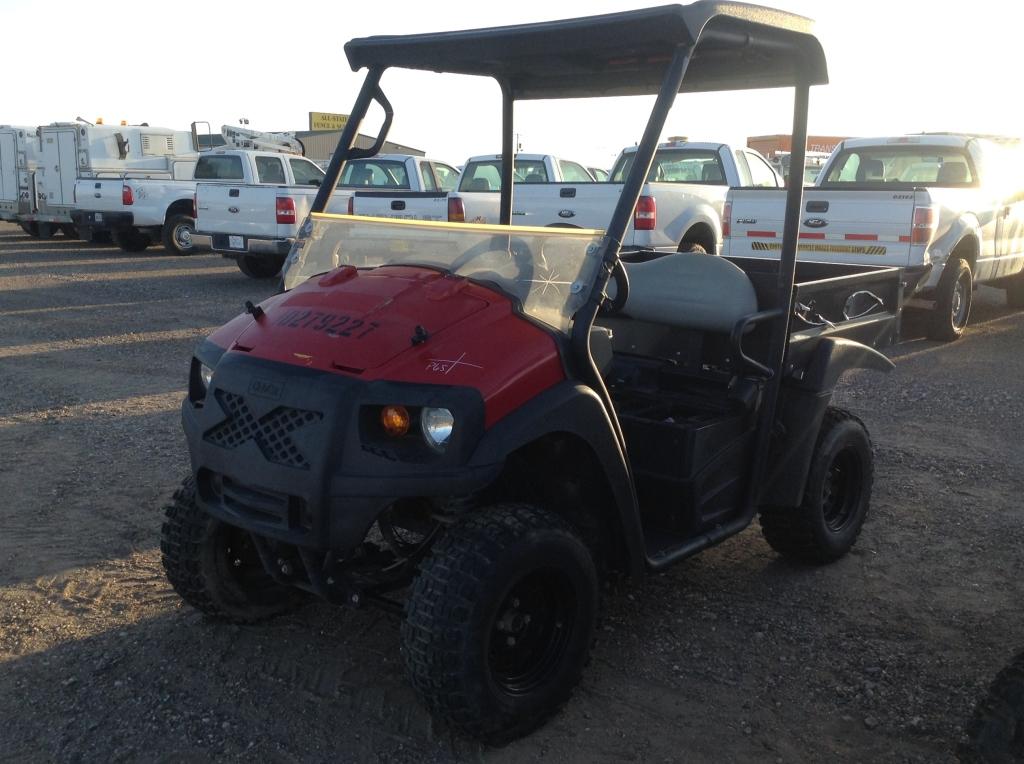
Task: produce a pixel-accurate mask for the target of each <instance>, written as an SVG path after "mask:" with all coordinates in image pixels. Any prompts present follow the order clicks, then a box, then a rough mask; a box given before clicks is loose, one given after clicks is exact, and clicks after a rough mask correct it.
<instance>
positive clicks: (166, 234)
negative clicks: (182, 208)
mask: <svg viewBox="0 0 1024 764" xmlns="http://www.w3.org/2000/svg"><path fill="white" fill-rule="evenodd" d="M195 233H196V221H195V218H193V217H191V216H190V215H172V216H171V217H170V218H168V220H167V222H166V223H164V227H163V230H162V231H161V239H162V240H163V245H164V249H166V250H167V251H168V252H170V253H171V254H174V255H192V254H195V252H196V245H195V242H194V241H193V238H192V237H193V236H195Z"/></svg>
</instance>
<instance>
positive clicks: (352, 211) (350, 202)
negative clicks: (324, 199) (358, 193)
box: [348, 196, 356, 215]
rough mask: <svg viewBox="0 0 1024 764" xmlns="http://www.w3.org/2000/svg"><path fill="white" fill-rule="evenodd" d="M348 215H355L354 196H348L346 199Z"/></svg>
mask: <svg viewBox="0 0 1024 764" xmlns="http://www.w3.org/2000/svg"><path fill="white" fill-rule="evenodd" d="M348 214H349V215H355V214H356V198H355V197H354V196H350V197H349V198H348Z"/></svg>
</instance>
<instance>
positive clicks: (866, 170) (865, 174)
mask: <svg viewBox="0 0 1024 764" xmlns="http://www.w3.org/2000/svg"><path fill="white" fill-rule="evenodd" d="M884 177H885V165H884V164H882V160H881V159H861V160H860V166H859V167H858V168H857V182H858V183H871V182H872V181H875V180H882V179H883V178H884Z"/></svg>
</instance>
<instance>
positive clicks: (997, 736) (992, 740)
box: [958, 653, 1024, 762]
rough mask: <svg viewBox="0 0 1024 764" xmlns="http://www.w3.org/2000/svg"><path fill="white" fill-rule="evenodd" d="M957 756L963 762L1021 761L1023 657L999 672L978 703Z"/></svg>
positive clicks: (1023, 751)
mask: <svg viewBox="0 0 1024 764" xmlns="http://www.w3.org/2000/svg"><path fill="white" fill-rule="evenodd" d="M958 753H959V754H960V761H963V762H1013V761H1021V760H1024V653H1020V654H1019V655H1018V656H1017V657H1016V658H1014V660H1013V662H1012V663H1010V665H1009V666H1007V667H1006V668H1004V669H1003V670H1002V671H1000V672H999V674H998V676H996V678H995V681H994V682H992V686H991V687H989V690H988V693H987V694H986V695H985V697H984V698H982V699H981V700H980V701H978V705H977V707H976V708H975V709H974V715H973V717H972V718H971V721H970V722H969V723H968V725H967V740H966V741H965V742H964V743H963V744H962V745H961V746H960V750H959V751H958Z"/></svg>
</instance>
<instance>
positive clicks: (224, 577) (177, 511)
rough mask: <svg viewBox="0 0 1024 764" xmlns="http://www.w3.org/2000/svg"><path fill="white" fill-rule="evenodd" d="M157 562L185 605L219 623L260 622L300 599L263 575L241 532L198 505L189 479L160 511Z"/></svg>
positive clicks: (281, 611) (249, 545)
mask: <svg viewBox="0 0 1024 764" xmlns="http://www.w3.org/2000/svg"><path fill="white" fill-rule="evenodd" d="M160 558H161V561H162V562H163V566H164V571H165V573H166V574H167V580H168V581H170V582H171V586H173V587H174V591H176V592H177V593H178V594H179V595H180V596H181V598H182V599H183V600H185V602H187V603H188V604H189V605H191V606H192V607H194V608H195V609H196V610H199V611H200V612H202V613H206V614H207V615H211V616H214V617H215V618H219V619H221V620H224V621H231V622H233V623H253V622H255V621H261V620H264V619H266V618H270V617H272V616H275V615H278V614H279V613H283V612H285V611H286V610H289V609H290V608H292V607H294V606H295V605H296V604H298V602H299V601H300V599H301V598H300V592H299V591H298V590H297V589H292V588H289V587H286V586H282V585H280V584H278V583H276V582H275V581H274V580H273V579H272V578H271V577H270V576H269V575H267V573H266V571H264V570H263V565H262V564H261V563H260V560H259V556H258V555H257V553H256V550H255V548H254V547H253V545H252V538H251V537H250V536H249V534H248V533H247V532H246V531H243V530H241V529H240V528H235V527H233V526H230V525H228V524H227V523H222V522H221V521H220V520H217V519H215V518H213V517H212V516H210V515H208V514H207V513H206V512H204V511H203V510H202V509H201V508H200V507H199V505H198V504H197V503H196V488H195V482H194V480H193V479H192V477H191V476H190V477H188V478H186V479H185V481H184V482H183V483H182V485H181V488H179V489H178V490H177V491H176V492H175V493H174V497H173V498H172V500H171V503H170V504H168V505H167V506H166V507H165V508H164V523H163V526H162V528H161V530H160Z"/></svg>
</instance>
